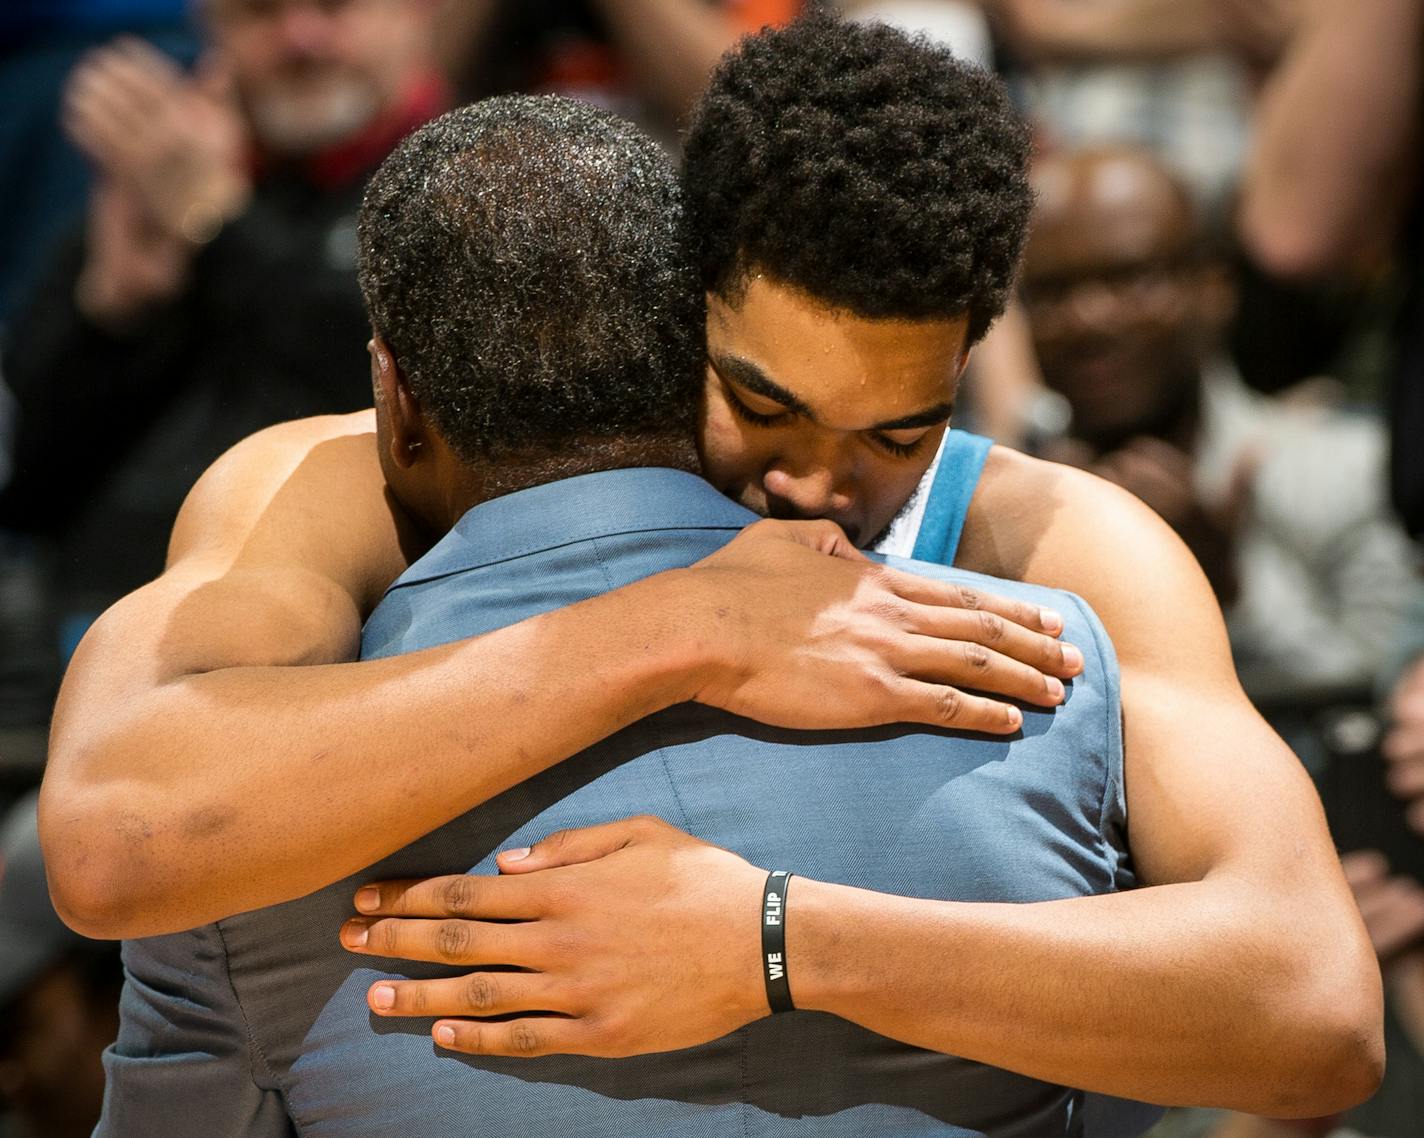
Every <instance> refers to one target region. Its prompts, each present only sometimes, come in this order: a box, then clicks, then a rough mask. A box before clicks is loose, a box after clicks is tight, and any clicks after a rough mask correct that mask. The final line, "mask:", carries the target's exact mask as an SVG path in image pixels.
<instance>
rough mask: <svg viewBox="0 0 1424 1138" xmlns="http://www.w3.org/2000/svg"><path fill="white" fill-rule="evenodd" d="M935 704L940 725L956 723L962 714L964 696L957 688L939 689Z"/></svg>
mask: <svg viewBox="0 0 1424 1138" xmlns="http://www.w3.org/2000/svg"><path fill="white" fill-rule="evenodd" d="M936 702H937V703H938V705H939V706H938V710H939V718H940V721H941V722H942V723H957V722H958V721H959V720H960V718H961V717H962V716H963V714H964V696H963V695H962V694H961V693H960V692H959V690H958V689H957V688H941V689H940V691H939V695H938V697H937V701H936Z"/></svg>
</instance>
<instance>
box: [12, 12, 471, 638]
mask: <svg viewBox="0 0 1424 1138" xmlns="http://www.w3.org/2000/svg"><path fill="white" fill-rule="evenodd" d="M201 11H202V14H203V16H204V19H205V25H204V26H205V31H206V34H207V37H208V50H207V51H206V52H205V54H204V55H203V57H202V59H201V61H200V63H199V67H198V71H197V74H195V75H189V74H185V73H184V72H182V71H181V70H180V69H179V68H178V67H177V66H176V65H175V64H174V63H173V62H172V61H171V60H169V59H168V58H167V57H165V56H163V55H162V54H161V53H159V52H158V51H156V50H155V49H154V48H153V47H151V46H150V45H148V44H146V43H144V42H142V41H140V40H137V39H125V40H120V41H119V42H117V43H115V44H113V45H112V46H110V47H106V48H104V49H101V50H99V51H96V52H95V53H93V54H92V55H91V56H90V57H89V58H87V59H86V61H85V62H84V63H83V64H82V65H81V66H80V67H79V68H78V69H77V70H76V71H75V73H74V75H73V76H72V78H71V80H70V83H69V88H68V92H67V95H66V103H65V124H66V127H67V129H68V131H69V133H70V134H71V136H72V137H73V138H74V139H75V141H76V142H77V143H78V144H79V146H80V147H81V149H82V150H83V151H84V152H85V154H86V155H87V156H88V158H89V159H90V161H91V162H92V163H93V165H94V168H95V173H96V181H95V185H94V190H93V193H92V194H91V196H90V201H89V214H88V223H87V225H86V227H85V229H84V232H83V233H82V234H81V235H80V236H79V237H78V238H77V239H76V240H75V241H73V242H72V244H71V245H70V246H68V247H67V248H66V249H65V250H64V251H63V253H62V255H61V256H60V257H59V260H58V263H57V264H56V265H55V266H54V270H53V272H52V273H51V274H50V276H49V278H48V280H47V281H46V283H45V284H44V285H43V286H42V288H41V289H40V291H39V293H38V294H37V295H36V296H35V297H34V299H33V301H32V303H31V304H30V306H29V307H28V309H27V310H26V313H25V315H24V317H23V318H22V319H20V320H18V321H17V322H16V323H15V325H14V327H13V329H12V336H11V341H12V342H11V344H10V351H9V354H8V356H7V359H6V378H7V381H8V382H9V384H10V386H11V388H12V389H13V391H14V394H15V397H16V399H17V401H18V404H19V419H20V423H19V431H18V434H17V437H16V439H15V445H14V452H13V455H12V461H13V468H14V469H13V474H12V477H11V480H10V483H9V485H8V486H7V487H6V488H5V489H4V491H3V493H0V528H4V529H5V530H8V531H10V534H11V537H12V538H13V537H14V536H15V535H16V534H19V535H27V536H43V537H49V538H57V539H60V541H61V556H60V559H59V563H58V569H59V572H58V573H57V575H56V576H55V578H54V580H55V583H56V585H57V588H58V589H59V591H60V593H61V597H60V601H59V603H60V605H61V607H62V608H63V609H64V610H65V611H71V612H77V613H80V614H82V613H85V612H94V611H98V610H100V609H102V608H103V607H104V606H105V605H106V604H107V603H108V602H109V601H111V600H112V599H114V598H115V597H117V596H119V595H121V594H122V593H124V592H127V591H129V590H130V589H132V588H134V587H136V586H137V585H139V584H141V583H142V582H143V581H144V580H146V579H148V578H149V577H151V576H153V575H154V574H156V573H157V571H158V570H159V569H160V568H161V565H162V560H163V550H164V548H165V545H166V540H167V535H168V531H169V530H170V528H171V526H172V522H173V518H174V514H175V512H176V510H177V507H178V505H179V504H180V503H181V501H182V498H183V496H184V495H185V494H186V492H187V490H188V488H189V486H190V485H191V483H192V481H193V479H194V478H195V477H196V475H197V474H198V473H199V472H201V471H202V470H203V468H204V467H206V466H207V465H208V464H209V463H210V462H211V461H212V460H213V459H214V458H215V457H217V455H218V454H220V453H221V452H222V450H224V449H225V448H226V447H227V446H229V445H231V444H232V443H234V442H236V441H237V440H238V439H240V438H242V437H244V436H246V435H248V434H250V433H251V432H252V431H254V430H256V429H259V428H261V427H263V426H266V425H268V424H271V423H274V422H277V421H279V420H284V419H289V418H293V417H297V416H303V415H312V414H318V413H322V412H341V411H352V410H356V409H359V408H360V407H363V406H369V404H370V399H371V393H370V381H369V378H368V376H369V372H368V365H367V361H366V359H365V356H364V351H363V345H364V344H365V342H366V339H367V336H368V327H367V321H366V318H365V314H364V311H363V307H362V302H361V298H360V293H359V291H358V289H357V286H356V279H355V249H356V238H355V215H356V209H357V207H358V205H359V202H360V197H361V193H362V189H363V184H364V181H365V177H366V175H367V174H368V173H369V172H370V171H371V170H373V169H374V167H375V166H376V165H377V164H378V163H379V162H380V160H381V159H382V158H383V157H384V156H385V154H386V153H387V152H388V150H389V149H390V147H391V146H392V145H394V143H395V142H396V141H397V140H398V139H399V138H400V137H401V136H402V135H404V134H405V133H406V132H407V131H409V130H410V129H411V128H413V127H414V126H416V125H417V124H419V123H420V122H422V121H424V120H425V119H427V118H428V117H430V116H431V115H433V114H434V113H436V112H437V111H438V110H439V109H440V108H441V107H442V106H443V104H444V102H445V95H444V88H443V85H442V83H441V81H440V80H439V79H438V78H437V76H436V74H435V72H434V70H433V65H432V63H431V46H430V40H429V36H430V30H431V29H430V19H431V0H208V2H207V3H205V4H204V5H203V7H202V9H201ZM82 621H83V618H82V616H80V617H78V618H77V619H76V621H75V623H76V625H80V624H82ZM76 631H77V628H76ZM73 638H74V637H73V634H70V636H69V639H71V640H72V639H73Z"/></svg>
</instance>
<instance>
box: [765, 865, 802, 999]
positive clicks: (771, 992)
mask: <svg viewBox="0 0 1424 1138" xmlns="http://www.w3.org/2000/svg"><path fill="white" fill-rule="evenodd" d="M790 880H791V874H789V873H788V872H787V871H786V870H784V869H773V870H772V871H771V873H770V874H768V875H767V879H766V888H765V889H764V890H763V891H762V898H761V970H762V976H763V977H764V978H765V980H766V1002H767V1004H769V1005H770V1007H771V1010H772V1012H773V1013H775V1012H790V1011H795V1010H796V1005H795V1004H793V1003H792V1002H791V984H790V982H789V981H788V980H787V978H786V925H785V923H784V922H785V920H786V885H787V882H789V881H790Z"/></svg>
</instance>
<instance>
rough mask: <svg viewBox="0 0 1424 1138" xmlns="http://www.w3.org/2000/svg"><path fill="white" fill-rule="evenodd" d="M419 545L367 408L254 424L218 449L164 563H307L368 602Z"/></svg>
mask: <svg viewBox="0 0 1424 1138" xmlns="http://www.w3.org/2000/svg"><path fill="white" fill-rule="evenodd" d="M414 544H418V542H417V539H416V538H415V537H414V534H413V530H412V527H411V525H410V523H409V521H408V519H406V517H405V516H404V513H403V511H401V510H400V508H399V507H398V506H397V505H396V504H395V503H394V501H393V500H392V499H391V498H390V496H389V495H388V494H387V492H386V487H385V479H384V477H383V475H382V473H381V467H380V462H379V459H378V455H377V451H376V442H375V417H374V414H373V413H372V412H369V411H366V412H359V413H356V414H352V415H327V416H321V417H317V418H311V419H299V420H295V421H293V422H289V423H281V424H278V425H277V426H274V427H269V428H267V429H266V430H263V431H259V432H257V433H256V434H254V435H251V436H249V437H248V438H246V439H244V440H243V441H242V442H240V443H238V444H237V445H236V446H234V447H232V449H230V450H228V451H227V452H226V453H225V454H223V455H222V456H221V457H220V458H219V459H218V460H217V461H216V462H214V463H213V465H212V466H211V467H209V468H208V470H207V471H206V472H204V474H203V476H202V477H201V478H200V479H199V480H198V482H197V484H196V485H195V486H194V487H193V490H192V491H191V492H190V494H189V495H188V499H187V501H186V502H185V503H184V505H183V508H182V510H181V511H180V513H179V515H178V520H177V522H176V523H175V525H174V529H173V537H172V540H171V542H170V545H169V551H168V565H169V570H168V571H169V572H170V573H171V572H174V571H175V570H179V569H182V570H186V571H196V572H199V573H201V574H203V575H209V574H211V575H224V574H228V573H231V572H234V571H238V570H243V569H254V570H258V571H272V570H276V571H293V572H310V573H313V574H315V575H317V576H321V577H324V578H328V579H330V580H332V581H333V582H335V583H336V584H338V585H340V586H341V587H342V589H343V590H344V591H346V592H349V593H350V594H351V595H352V597H353V599H355V600H356V601H357V603H358V606H359V607H360V608H361V609H363V610H366V609H369V607H370V606H371V605H373V604H374V603H375V599H376V598H377V597H379V595H380V593H381V591H382V590H383V589H384V588H385V586H386V585H387V584H389V582H390V581H391V580H392V579H394V577H395V576H396V575H398V574H399V573H400V571H401V570H402V569H403V568H404V567H405V565H406V563H407V560H408V554H410V553H411V552H412V546H413V545H414Z"/></svg>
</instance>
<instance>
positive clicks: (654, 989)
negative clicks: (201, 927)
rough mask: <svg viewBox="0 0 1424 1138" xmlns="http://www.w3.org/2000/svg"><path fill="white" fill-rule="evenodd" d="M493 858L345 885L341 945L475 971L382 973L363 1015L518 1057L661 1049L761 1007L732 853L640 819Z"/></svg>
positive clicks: (748, 882) (752, 880)
mask: <svg viewBox="0 0 1424 1138" xmlns="http://www.w3.org/2000/svg"><path fill="white" fill-rule="evenodd" d="M499 862H500V867H501V869H502V870H503V871H504V873H503V874H502V875H501V876H499V877H475V876H468V875H456V876H450V877H436V878H431V879H429V880H426V881H397V882H384V883H381V884H377V885H370V886H365V887H363V888H362V889H361V890H360V891H359V892H358V893H357V896H356V906H357V908H358V909H359V910H360V912H361V913H362V916H360V917H356V918H353V919H352V920H350V921H348V922H347V923H346V924H345V925H344V926H343V927H342V929H341V943H342V945H343V946H344V947H345V948H347V949H348V950H349V951H351V952H357V953H362V954H364V955H368V956H377V957H390V958H399V959H402V960H421V961H430V962H433V963H438V964H449V965H453V966H460V967H466V968H468V967H475V968H476V971H474V972H472V973H468V974H464V975H459V976H454V977H451V978H449V979H435V980H381V981H380V982H378V983H376V984H374V985H373V986H372V987H371V989H370V991H369V992H368V994H367V1002H368V1004H369V1005H370V1008H371V1010H372V1011H373V1012H375V1013H376V1014H377V1015H381V1016H415V1017H426V1016H435V1017H437V1018H436V1021H435V1024H434V1026H433V1027H432V1036H433V1038H434V1039H435V1042H436V1043H438V1044H440V1046H442V1047H444V1048H446V1049H447V1050H451V1051H462V1052H466V1053H469V1054H472V1055H504V1056H516V1057H526V1058H528V1057H534V1056H539V1055H552V1054H576V1055H594V1056H602V1057H605V1058H614V1057H621V1056H628V1055H639V1054H645V1053H648V1052H653V1051H673V1050H677V1049H679V1048H683V1047H692V1046H694V1045H696V1044H699V1043H705V1042H708V1041H709V1040H713V1039H717V1038H720V1037H721V1036H723V1035H726V1034H728V1033H729V1032H732V1031H735V1030H736V1029H737V1028H739V1027H741V1026H742V1025H743V1024H746V1023H749V1022H750V1021H752V1020H754V1019H758V1018H760V1017H761V1016H764V1015H767V1014H768V1013H769V1008H768V1006H767V999H766V993H765V987H764V984H763V981H762V975H761V957H760V943H761V942H760V905H761V895H762V886H763V883H764V882H765V879H766V873H765V872H764V871H762V870H759V869H757V868H755V867H754V866H752V865H749V864H748V863H747V862H746V861H744V860H743V859H742V858H740V857H738V856H737V855H736V854H733V853H729V852H728V851H727V850H724V849H720V848H718V847H717V846H713V845H709V844H708V843H706V842H703V841H700V840H699V839H697V838H693V837H691V836H689V835H687V834H685V833H683V832H682V831H680V830H678V829H676V828H675V827H673V826H670V825H669V824H668V823H666V822H664V821H662V820H661V819H658V818H651V817H639V818H630V819H627V820H624V821H618V822H610V823H608V824H606V825H602V826H593V827H590V828H587V829H580V830H567V831H562V832H560V833H557V834H553V835H551V836H550V837H548V838H546V839H544V840H543V841H541V842H539V843H538V844H537V845H536V846H534V847H533V848H532V849H530V850H529V851H528V852H527V853H526V852H525V851H522V850H518V851H506V852H505V853H503V854H501V855H500V858H499ZM535 870H541V871H542V872H532V871H535ZM491 967H496V968H498V969H500V970H494V971H491V970H488V969H490V968H491ZM509 968H514V969H518V970H519V971H506V970H504V969H509ZM491 1017H498V1018H491Z"/></svg>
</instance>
